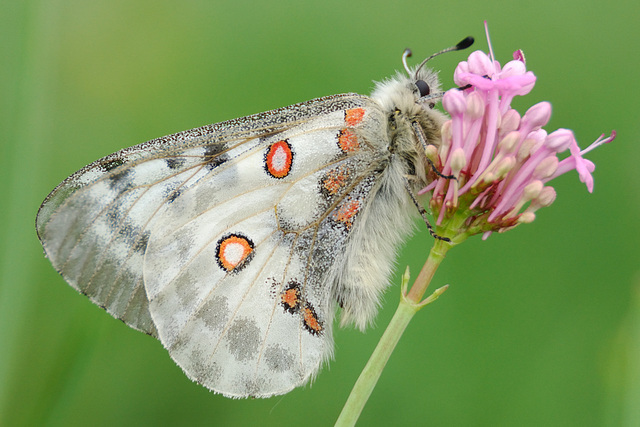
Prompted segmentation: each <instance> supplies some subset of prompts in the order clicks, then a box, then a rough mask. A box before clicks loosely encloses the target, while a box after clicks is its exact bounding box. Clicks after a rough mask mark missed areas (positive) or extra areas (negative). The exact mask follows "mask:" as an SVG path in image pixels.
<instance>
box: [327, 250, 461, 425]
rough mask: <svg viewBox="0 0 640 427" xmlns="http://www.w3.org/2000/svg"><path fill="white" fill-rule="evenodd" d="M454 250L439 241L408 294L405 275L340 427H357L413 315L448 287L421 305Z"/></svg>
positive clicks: (344, 411) (343, 413) (341, 415)
mask: <svg viewBox="0 0 640 427" xmlns="http://www.w3.org/2000/svg"><path fill="white" fill-rule="evenodd" d="M450 248H451V244H450V243H447V242H443V241H441V240H436V242H435V244H434V246H433V248H432V249H431V251H430V252H429V257H428V258H427V261H426V262H425V264H424V266H423V267H422V270H421V271H420V274H418V277H417V278H416V280H415V282H414V284H413V286H412V287H411V290H410V291H409V293H408V294H407V292H406V289H407V283H408V282H409V269H408V268H407V270H406V272H405V274H404V275H403V276H402V293H401V297H400V304H399V305H398V308H397V310H396V312H395V314H394V315H393V318H392V319H391V322H389V325H388V326H387V329H386V330H385V331H384V334H382V338H380V341H379V342H378V345H377V346H376V348H375V350H374V351H373V353H372V354H371V357H370V358H369V361H368V362H367V364H366V366H365V367H364V369H363V370H362V373H361V374H360V377H358V380H357V381H356V383H355V385H354V386H353V390H351V394H350V395H349V398H348V399H347V402H346V403H345V405H344V408H343V409H342V412H341V413H340V416H339V417H338V420H337V421H336V424H335V425H336V426H353V425H355V423H356V421H357V420H358V417H359V416H360V413H361V412H362V409H363V408H364V405H365V404H366V403H367V400H368V399H369V396H370V395H371V392H372V391H373V389H374V387H375V385H376V383H377V382H378V378H380V375H381V374H382V370H383V369H384V367H385V365H386V364H387V361H388V360H389V357H390V356H391V353H392V352H393V349H394V348H395V347H396V344H398V341H399V340H400V337H401V336H402V333H403V332H404V330H405V329H406V327H407V325H408V324H409V322H410V321H411V319H412V318H413V316H414V315H415V314H416V313H417V312H418V311H419V310H420V309H421V308H422V307H424V306H425V305H427V304H429V303H431V302H433V301H435V300H436V299H437V298H438V297H439V296H440V295H441V294H442V293H443V292H444V291H445V290H446V289H447V287H448V286H443V287H441V288H439V289H437V290H436V291H435V292H434V293H433V294H431V295H430V296H429V297H427V298H426V299H425V300H424V301H422V302H420V299H421V298H422V296H423V295H424V293H425V291H426V290H427V286H428V285H429V282H431V279H432V278H433V275H434V274H435V271H436V269H437V268H438V266H439V265H440V263H441V262H442V260H443V259H444V256H445V254H446V253H447V251H448V250H449V249H450Z"/></svg>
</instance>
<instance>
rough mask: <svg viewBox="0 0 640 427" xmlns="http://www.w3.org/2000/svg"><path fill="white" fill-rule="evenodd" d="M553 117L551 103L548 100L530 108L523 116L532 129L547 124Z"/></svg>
mask: <svg viewBox="0 0 640 427" xmlns="http://www.w3.org/2000/svg"><path fill="white" fill-rule="evenodd" d="M550 117H551V104H549V103H548V102H544V101H543V102H538V103H537V104H536V105H534V106H533V107H531V108H529V109H528V110H527V112H526V113H524V116H523V117H522V121H523V122H527V124H528V125H529V127H530V128H531V129H534V128H538V127H541V126H544V125H546V124H547V123H548V122H549V118H550Z"/></svg>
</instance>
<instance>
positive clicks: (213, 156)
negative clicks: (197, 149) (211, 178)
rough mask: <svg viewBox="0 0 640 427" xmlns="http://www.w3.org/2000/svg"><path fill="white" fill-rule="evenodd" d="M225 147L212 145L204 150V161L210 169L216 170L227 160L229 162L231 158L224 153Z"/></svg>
mask: <svg viewBox="0 0 640 427" xmlns="http://www.w3.org/2000/svg"><path fill="white" fill-rule="evenodd" d="M223 151H224V145H223V144H212V145H207V147H206V148H205V150H204V156H203V160H204V162H205V163H206V164H207V167H208V168H209V169H215V168H217V167H218V166H220V165H221V164H223V163H224V162H226V161H227V160H229V156H228V155H226V154H224V153H223Z"/></svg>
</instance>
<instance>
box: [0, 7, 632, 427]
mask: <svg viewBox="0 0 640 427" xmlns="http://www.w3.org/2000/svg"><path fill="white" fill-rule="evenodd" d="M639 18H640V7H639V6H638V3H637V2H636V1H635V0H634V1H631V0H626V1H612V2H601V1H596V0H568V1H557V0H540V1H536V2H521V3H515V2H511V1H509V2H507V1H497V2H491V3H487V2H478V1H470V0H469V1H437V2H436V1H431V2H427V1H405V0H400V1H395V2H391V1H388V0H375V1H367V2H347V1H344V0H340V1H336V0H327V1H322V2H306V1H269V2H248V1H242V0H234V1H225V2H221V1H202V0H184V1H173V2H172V1H167V0H153V1H151V0H140V1H123V0H109V1H106V0H93V1H90V2H88V1H80V0H48V1H35V0H34V1H28V0H24V1H15V0H5V1H3V2H1V3H0V35H1V40H2V42H0V58H1V60H0V61H1V65H0V88H1V95H0V108H1V112H0V130H1V135H2V136H1V137H0V141H1V142H0V143H1V151H0V165H1V166H0V182H1V183H2V185H1V186H0V192H1V198H0V227H1V233H2V234H1V235H0V236H1V237H0V249H1V250H2V252H1V256H2V259H1V262H2V264H1V266H2V267H1V268H2V271H1V274H2V282H1V284H0V286H1V287H0V425H3V426H13V425H47V426H74V425H105V426H106V425H228V426H236V425H238V426H241V425H261V426H270V425H296V424H301V425H309V426H315V425H318V426H321V425H322V426H324V425H332V424H333V422H334V421H335V419H336V417H337V416H338V414H339V412H340V409H341V407H342V405H343V403H344V401H345V400H346V398H347V396H348V394H349V392H350V389H351V386H352V385H353V383H354V382H355V380H356V378H357V376H358V374H359V372H360V370H361V369H362V367H363V366H364V364H365V363H366V361H367V359H368V356H369V354H370V353H371V351H372V350H373V348H374V346H375V344H376V342H377V340H378V339H379V337H380V335H381V334H382V331H383V330H384V327H385V326H386V324H387V323H388V321H389V319H390V318H391V316H392V314H393V312H394V310H395V307H396V305H397V301H398V298H399V289H398V285H397V283H398V277H399V273H398V274H397V275H396V277H395V279H394V281H395V283H396V285H394V286H393V287H392V288H390V290H389V291H388V292H387V294H386V299H385V305H384V308H383V309H382V311H381V313H380V315H379V316H378V319H377V325H376V327H374V328H372V329H370V330H369V331H368V332H367V333H366V334H361V333H360V332H358V331H355V330H352V329H343V330H337V332H336V334H335V341H336V357H335V360H334V361H333V362H332V363H331V364H330V366H329V367H328V368H325V369H324V370H323V372H322V373H321V374H320V375H319V377H318V378H317V380H316V381H315V383H314V384H313V385H312V387H309V386H307V387H304V388H301V389H297V390H295V391H293V392H291V393H289V394H287V395H285V396H281V397H275V398H271V399H266V400H230V399H226V398H224V397H222V396H219V395H215V394H213V393H210V392H209V391H207V390H206V389H204V388H202V387H200V386H199V385H197V384H195V383H192V382H191V381H189V380H188V379H187V378H186V377H185V376H184V375H183V374H182V372H181V370H180V368H178V367H177V366H176V365H174V363H173V362H172V361H171V359H170V358H169V356H168V355H167V353H166V351H165V350H164V349H163V348H162V346H161V345H160V343H159V342H157V341H156V340H154V339H152V338H150V337H148V336H145V335H143V334H140V333H139V332H136V331H134V330H131V329H129V328H128V327H126V326H125V325H124V324H122V323H121V322H119V321H117V320H114V319H112V318H111V317H110V316H108V315H107V314H106V313H105V312H103V311H102V310H101V309H99V308H98V307H96V306H94V305H93V304H91V303H90V302H89V301H88V300H87V299H86V298H85V297H83V296H81V295H79V294H77V293H76V292H75V291H74V290H73V289H72V288H70V287H69V286H67V285H66V284H65V283H64V281H63V279H62V278H61V277H59V276H58V274H56V272H55V271H54V269H53V268H52V267H51V265H50V264H49V263H48V261H47V260H46V259H45V258H44V257H43V254H42V250H41V247H40V244H39V242H38V240H37V238H36V233H35V230H34V226H33V223H34V218H35V214H36V211H37V209H38V206H39V204H40V202H41V201H42V200H43V199H44V197H45V196H46V195H47V193H48V192H49V191H50V190H52V189H53V187H54V186H55V185H56V184H57V183H58V182H60V181H61V180H62V179H64V178H65V177H66V176H68V175H69V174H71V173H72V172H74V171H76V170H77V169H79V168H81V167H82V166H84V165H85V164H87V163H90V162H91V161H93V160H95V159H97V158H99V157H102V156H104V155H106V154H109V153H111V152H113V151H116V150H118V149H120V148H123V147H126V146H130V145H134V144H137V143H139V142H143V141H145V140H149V139H152V138H155V137H158V136H162V135H165V134H169V133H174V132H177V131H181V130H184V129H189V128H192V127H196V126H200V125H203V124H208V123H213V122H217V121H222V120H226V119H231V118H234V117H239V116H244V115H248V114H252V113H256V112H259V111H263V110H269V109H273V108H276V107H280V106H284V105H288V104H292V103H295V102H299V101H304V100H307V99H311V98H314V97H318V96H323V95H329V94H334V93H341V92H350V91H353V92H359V93H365V94H366V93H369V91H370V90H371V88H372V80H380V79H383V78H385V77H386V76H389V75H391V74H392V73H393V72H394V70H396V69H398V68H400V67H401V63H400V55H401V54H402V51H403V49H404V48H405V47H411V48H412V49H413V51H414V58H412V60H413V61H418V60H420V59H421V58H423V57H425V56H427V55H429V54H431V53H432V52H434V51H436V50H439V49H441V48H444V47H447V46H449V45H452V44H455V43H456V42H458V41H459V40H460V39H462V38H463V37H465V36H467V35H474V36H475V37H476V40H477V43H476V45H475V48H480V49H484V50H486V41H485V39H484V29H483V24H482V23H483V20H485V19H486V20H488V21H489V25H490V30H491V36H492V41H493V47H494V51H495V53H496V56H497V59H498V60H500V61H502V62H503V63H504V62H506V61H507V60H509V59H510V58H511V53H512V52H513V51H514V50H516V49H518V48H521V49H523V50H524V52H525V54H526V57H527V65H528V68H529V69H531V70H533V71H534V72H535V73H536V74H537V76H538V84H537V86H536V87H535V89H534V91H533V92H532V93H531V94H530V95H529V96H527V97H526V98H524V99H521V100H517V101H516V103H515V105H516V106H517V107H518V108H519V109H520V111H521V112H524V110H525V109H526V108H527V107H528V106H530V105H532V104H534V103H536V102H538V101H541V100H548V101H550V102H552V104H553V107H554V113H553V116H552V119H551V123H550V124H549V126H547V129H548V130H549V131H551V130H555V129H557V128H559V127H566V128H571V129H573V130H574V131H575V133H576V136H577V138H578V141H579V142H580V143H581V145H582V146H583V147H584V146H586V145H588V144H589V143H591V141H593V140H594V139H595V138H596V137H597V136H598V135H600V133H602V132H607V133H608V132H609V131H610V130H611V129H616V130H617V131H618V139H617V140H616V141H615V143H614V144H611V145H608V146H605V147H602V148H600V149H598V150H597V151H595V152H593V153H592V154H591V155H590V156H589V158H590V159H592V160H593V161H595V163H596V164H597V170H596V172H595V180H596V184H595V191H594V193H593V194H592V195H588V193H587V191H586V189H585V187H584V185H582V184H581V183H580V182H579V181H578V178H577V174H575V173H571V174H568V175H564V176H563V177H561V178H560V179H558V180H556V181H554V186H555V187H556V190H557V192H558V199H557V201H556V202H555V204H554V205H553V206H552V207H550V208H547V209H544V210H542V211H540V212H539V215H538V218H537V219H536V221H535V222H534V223H533V224H530V225H525V226H522V227H519V228H518V229H516V230H514V231H512V232H509V233H507V234H504V235H493V236H491V238H490V239H489V240H487V241H481V240H480V239H479V238H474V239H471V240H469V241H467V242H466V243H465V244H463V245H461V246H459V247H457V248H455V249H454V250H452V251H451V252H450V254H449V256H448V258H447V259H446V260H445V262H444V263H443V265H442V266H441V268H440V270H439V271H438V273H437V275H436V277H435V279H434V284H433V285H432V286H434V287H435V286H441V285H443V284H445V283H449V284H450V285H451V287H450V288H449V290H448V291H447V293H446V294H445V295H444V296H443V297H442V298H441V299H439V300H438V301H437V302H436V303H435V304H433V305H431V306H429V307H428V308H427V309H426V310H424V311H422V312H421V313H420V314H419V315H418V316H417V317H416V318H415V319H414V321H413V322H412V324H411V325H410V326H409V328H408V330H407V331H406V334H405V336H404V337H403V339H402V341H401V342H400V344H399V346H398V348H397V349H396V351H395V353H394V354H393V356H392V358H391V360H390V361H389V364H388V367H387V369H386V370H385V372H384V373H383V376H382V378H381V379H380V382H379V384H378V387H377V388H376V390H375V391H374V393H373V395H372V396H371V400H370V401H369V403H368V405H367V407H366V408H365V410H364V412H363V414H362V417H361V420H360V423H361V425H431V426H462V425H464V426H468V425H474V426H485V425H486V426H513V425H518V426H541V425H545V426H601V425H604V426H619V425H629V426H636V425H640V275H639V274H638V273H639V271H640V269H639V255H640V251H638V241H639V240H640V227H639V225H638V223H639V215H638V214H639V212H640V194H639V186H638V183H639V181H640V172H639V169H640V168H638V161H639V159H638V154H639V151H640V150H639V148H638V147H639V144H638V142H639V141H640V124H639V120H638V119H639V114H638V106H639V105H638V103H639V101H638V99H640V93H639V86H640V85H639V83H638V70H639V69H640V59H639V58H640V55H639V53H640V52H639V49H638V38H639V37H638V36H640V30H639V29H638V28H639V26H638V19H639ZM468 53H470V51H467V52H462V53H460V52H458V53H452V54H448V55H445V56H442V57H440V58H438V59H436V60H434V61H433V62H432V63H431V66H432V67H435V68H438V69H440V70H442V72H441V77H442V80H443V82H444V86H445V87H451V86H452V85H453V82H452V78H451V76H452V74H453V69H454V67H455V64H456V63H457V62H458V61H460V60H462V59H463V58H466V55H468ZM431 243H432V240H431V238H430V237H429V236H428V234H427V233H426V231H425V230H424V229H423V227H420V231H419V232H418V233H417V234H416V235H415V236H414V237H413V238H412V239H411V240H410V241H409V242H408V243H407V244H406V246H405V247H404V249H403V252H402V254H401V258H400V261H399V268H398V271H399V272H400V271H401V270H403V269H404V266H405V265H409V266H410V267H411V269H412V270H413V271H414V272H416V273H417V271H418V270H419V268H420V266H421V265H422V262H423V261H424V259H425V257H426V254H427V251H428V249H429V247H430V245H431Z"/></svg>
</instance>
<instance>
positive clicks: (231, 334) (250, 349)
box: [226, 317, 260, 361]
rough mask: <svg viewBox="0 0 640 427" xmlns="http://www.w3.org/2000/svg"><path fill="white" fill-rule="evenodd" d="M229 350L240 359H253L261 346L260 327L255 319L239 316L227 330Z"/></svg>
mask: <svg viewBox="0 0 640 427" xmlns="http://www.w3.org/2000/svg"><path fill="white" fill-rule="evenodd" d="M226 338H227V342H228V344H229V351H230V352H231V354H233V356H234V357H235V358H236V360H238V361H245V360H249V359H252V358H253V357H254V356H255V355H256V353H257V352H258V348H259V346H260V328H258V325H257V324H256V322H255V321H254V320H251V319H248V318H246V317H239V318H238V319H237V320H235V321H234V322H233V324H232V325H231V327H230V328H229V330H228V331H227V335H226Z"/></svg>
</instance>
